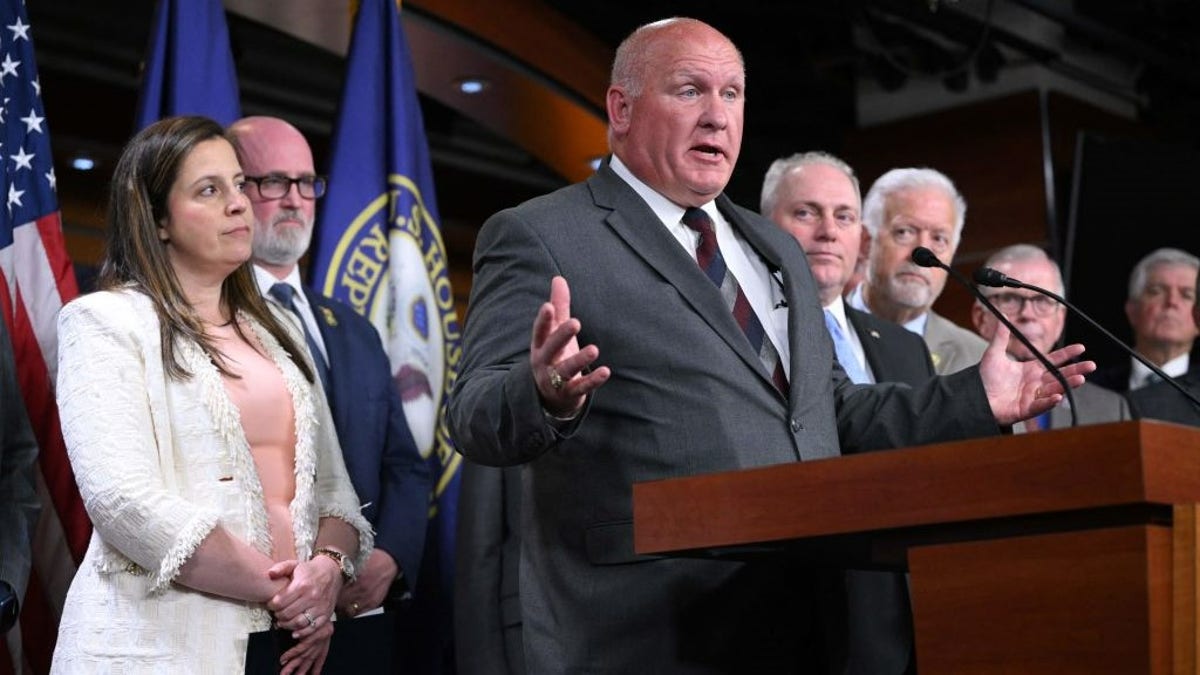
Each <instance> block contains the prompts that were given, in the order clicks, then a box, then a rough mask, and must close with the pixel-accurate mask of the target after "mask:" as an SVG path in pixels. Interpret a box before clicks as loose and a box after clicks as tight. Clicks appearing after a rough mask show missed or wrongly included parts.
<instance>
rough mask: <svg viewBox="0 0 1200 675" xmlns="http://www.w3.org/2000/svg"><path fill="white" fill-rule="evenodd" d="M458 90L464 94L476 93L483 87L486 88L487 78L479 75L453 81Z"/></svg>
mask: <svg viewBox="0 0 1200 675" xmlns="http://www.w3.org/2000/svg"><path fill="white" fill-rule="evenodd" d="M455 85H457V86H458V90H459V91H461V92H462V93H464V94H478V93H480V92H481V91H483V90H484V89H487V87H488V82H487V80H485V79H483V78H481V77H464V78H461V79H459V80H457V81H456V82H455Z"/></svg>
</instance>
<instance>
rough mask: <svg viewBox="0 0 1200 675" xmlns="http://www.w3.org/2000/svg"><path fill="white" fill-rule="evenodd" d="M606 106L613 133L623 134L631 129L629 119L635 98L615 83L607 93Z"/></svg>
mask: <svg viewBox="0 0 1200 675" xmlns="http://www.w3.org/2000/svg"><path fill="white" fill-rule="evenodd" d="M604 102H605V107H606V108H607V110H608V125H609V126H610V127H611V128H612V130H613V133H614V134H616V135H618V136H621V135H624V134H625V133H626V132H627V131H629V120H630V117H631V114H632V110H631V109H632V107H633V98H631V97H630V96H629V94H628V93H627V92H626V91H625V89H624V88H623V87H620V86H618V85H613V86H611V87H609V88H608V93H607V94H605V101H604Z"/></svg>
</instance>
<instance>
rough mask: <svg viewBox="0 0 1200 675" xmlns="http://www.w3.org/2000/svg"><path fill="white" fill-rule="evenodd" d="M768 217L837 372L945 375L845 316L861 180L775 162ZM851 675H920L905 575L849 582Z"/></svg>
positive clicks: (902, 377) (904, 378)
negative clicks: (821, 320)
mask: <svg viewBox="0 0 1200 675" xmlns="http://www.w3.org/2000/svg"><path fill="white" fill-rule="evenodd" d="M761 207H762V214H763V215H765V216H767V217H769V218H770V219H771V220H772V221H773V222H774V223H775V224H776V225H778V226H779V227H781V228H783V230H784V231H786V232H788V233H789V234H791V235H792V236H793V237H795V238H796V241H797V242H798V243H799V244H800V246H801V247H802V248H803V249H804V254H805V257H806V258H807V259H808V266H809V268H810V269H811V270H812V275H813V280H814V281H815V282H816V285H817V293H818V295H819V296H820V298H821V307H822V308H823V310H824V313H825V315H826V316H825V324H826V328H827V329H828V330H829V333H830V337H832V338H833V342H834V350H835V352H836V354H837V359H838V363H840V364H841V365H842V368H843V369H844V370H845V371H846V374H847V375H848V376H849V377H850V379H851V380H853V381H854V382H856V383H872V382H904V383H907V384H909V385H913V386H916V385H919V384H921V383H923V382H925V381H926V380H928V379H930V378H932V377H933V376H934V375H936V374H937V373H936V372H935V371H934V369H933V360H932V359H930V357H929V350H928V349H927V348H926V347H925V341H924V340H922V339H921V336H919V335H917V334H916V333H913V332H911V331H908V330H905V329H904V328H903V327H902V326H900V325H899V324H895V323H892V322H891V321H884V320H882V319H879V318H877V317H874V316H872V315H870V314H868V313H866V312H860V311H859V310H856V309H853V308H851V307H847V306H846V304H845V303H844V302H843V301H842V289H843V288H845V286H846V283H847V282H848V281H849V280H850V277H851V276H852V275H853V274H854V270H855V267H856V265H857V262H858V257H859V254H860V252H861V250H862V242H863V226H862V219H861V217H860V214H861V213H862V197H861V196H860V193H859V186H858V178H857V177H855V175H854V170H853V169H851V168H850V166H849V165H848V164H846V163H845V162H844V161H842V160H841V159H838V158H837V157H834V156H833V155H829V154H827V153H824V152H806V153H803V154H796V155H792V156H791V157H786V158H783V159H778V160H775V162H773V163H772V164H771V167H770V168H769V169H767V174H766V177H765V178H764V179H763V188H762V202H761ZM846 595H847V621H846V626H845V630H844V633H845V636H846V647H845V653H846V668H845V670H844V671H843V672H844V673H845V674H846V675H851V674H855V673H861V674H862V675H901V674H902V673H906V672H914V671H915V668H916V665H915V664H916V658H915V657H916V654H915V650H914V649H913V628H912V609H911V607H910V604H909V600H908V586H907V580H906V578H905V575H903V574H899V573H892V572H875V571H862V570H850V571H848V572H847V573H846Z"/></svg>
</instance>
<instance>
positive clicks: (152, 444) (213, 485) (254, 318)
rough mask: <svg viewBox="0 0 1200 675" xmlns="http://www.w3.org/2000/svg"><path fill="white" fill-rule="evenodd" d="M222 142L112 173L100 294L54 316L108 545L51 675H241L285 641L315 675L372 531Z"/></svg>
mask: <svg viewBox="0 0 1200 675" xmlns="http://www.w3.org/2000/svg"><path fill="white" fill-rule="evenodd" d="M244 182H245V179H244V178H243V175H242V170H241V168H240V167H239V165H238V162H237V157H236V155H235V154H234V150H233V146H232V145H231V144H230V142H229V140H227V138H226V137H225V135H224V132H223V130H222V129H221V127H220V126H219V125H218V124H216V123H215V122H213V121H212V120H209V119H206V118H200V117H178V118H170V119H166V120H163V121H161V122H158V123H156V124H154V125H151V126H149V127H147V128H146V129H144V130H143V131H141V132H140V133H139V134H138V135H137V136H135V137H134V138H133V139H132V140H131V141H130V142H129V144H128V145H127V146H126V148H125V151H124V153H123V154H122V156H121V159H120V161H119V162H118V164H117V167H116V169H115V171H114V175H113V179H112V186H111V192H110V198H109V212H108V241H107V251H106V257H105V260H104V263H103V265H102V268H101V272H100V288H101V290H100V291H99V292H96V293H93V294H90V295H86V296H83V297H81V298H79V299H77V300H75V301H74V302H72V303H70V304H68V305H67V306H66V307H65V308H64V309H63V311H62V313H61V315H60V316H59V326H58V330H59V368H58V403H59V408H60V411H61V417H62V426H63V432H64V436H65V438H66V442H67V450H68V453H69V455H70V458H71V466H72V468H73V469H74V471H75V478H76V481H77V482H78V483H79V488H80V493H81V494H82V495H83V498H84V502H85V505H86V507H87V511H88V514H89V515H90V516H91V519H92V522H93V524H94V527H95V530H94V532H93V535H92V540H91V543H90V545H89V547H88V551H87V555H86V557H85V559H84V562H83V564H82V565H81V566H80V568H79V571H78V573H77V574H76V576H75V579H74V581H73V582H72V584H71V589H70V592H69V593H68V595H67V601H66V607H65V610H64V613H63V618H62V621H61V623H60V627H59V636H58V644H57V648H56V650H55V655H54V664H53V672H55V673H105V672H120V673H141V672H145V673H167V672H169V673H189V672H195V673H199V672H204V673H242V672H243V668H244V661H245V654H246V642H247V636H248V634H249V633H250V632H252V631H260V630H266V629H268V628H271V627H272V626H273V625H274V627H277V628H283V629H286V630H288V631H291V632H292V636H293V637H294V638H295V639H296V640H297V644H296V645H295V646H294V647H292V648H291V649H290V650H288V651H287V652H286V653H285V654H284V655H283V656H282V661H283V662H284V666H283V670H282V672H284V673H293V672H295V673H306V672H319V671H320V669H321V666H322V664H323V662H324V659H325V655H326V653H327V651H328V646H329V639H330V637H331V636H332V634H333V625H332V624H331V621H330V617H331V615H332V614H333V609H334V601H335V599H336V598H337V594H338V591H339V590H340V589H341V586H342V584H343V583H349V582H350V581H353V561H354V560H355V559H357V560H359V561H361V560H363V559H364V558H365V556H366V555H367V553H368V552H369V550H370V548H371V543H372V537H371V531H370V526H369V525H368V524H367V522H366V521H365V520H364V519H363V518H362V516H361V515H360V514H359V504H358V500H357V498H356V497H355V494H354V490H353V488H352V487H351V484H350V481H349V479H348V477H347V475H346V470H345V466H344V465H343V463H342V453H341V451H340V449H339V448H338V445H337V439H336V436H335V433H334V428H333V424H332V421H331V419H330V416H329V410H328V407H327V405H326V403H325V399H324V395H323V393H322V392H321V388H320V386H319V383H317V384H314V377H313V369H312V365H311V362H310V361H309V357H308V354H307V351H306V350H305V349H304V346H303V345H304V342H303V339H302V338H301V337H299V336H298V333H297V330H296V329H295V327H294V326H293V325H292V324H291V323H289V322H287V321H286V319H283V320H281V319H280V318H279V317H277V316H276V315H275V314H273V313H272V311H273V310H271V309H270V308H268V306H267V304H266V303H265V302H264V301H263V300H262V297H261V296H260V295H259V293H258V289H257V288H256V287H255V285H254V280H253V274H252V271H251V269H250V267H249V263H248V262H247V261H248V260H249V259H250V243H251V223H252V218H251V216H250V214H249V212H248V206H249V204H248V202H247V200H246V197H245V196H244V195H243V194H242V187H243V184H244Z"/></svg>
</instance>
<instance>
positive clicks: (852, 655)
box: [841, 307, 937, 675]
mask: <svg viewBox="0 0 1200 675" xmlns="http://www.w3.org/2000/svg"><path fill="white" fill-rule="evenodd" d="M846 320H847V321H849V322H850V326H851V327H852V328H853V329H854V332H855V333H856V334H858V340H859V342H860V343H862V347H863V353H864V355H865V356H866V358H867V363H868V364H869V365H870V366H871V373H872V374H873V375H874V377H875V381H876V382H903V383H905V384H908V385H911V386H918V385H920V384H922V383H923V382H925V381H927V380H929V379H930V378H932V377H934V376H936V375H937V371H935V370H934V367H933V359H931V358H930V356H929V348H928V347H926V346H925V340H924V339H922V338H921V336H920V335H917V334H916V333H914V332H912V331H910V330H908V329H906V328H905V327H903V326H901V325H899V324H896V323H893V322H891V321H885V320H883V319H880V318H879V317H876V316H873V315H871V314H868V313H866V312H861V311H859V310H857V309H854V308H853V307H846ZM846 611H847V616H846V625H845V632H844V634H845V645H844V649H845V667H844V668H843V669H842V671H841V673H842V675H900V674H901V673H905V672H910V670H911V669H913V668H915V659H914V658H913V627H912V607H911V603H910V602H909V598H908V581H907V579H906V578H905V575H904V574H901V573H896V572H868V571H860V570H851V571H849V572H847V573H846Z"/></svg>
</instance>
